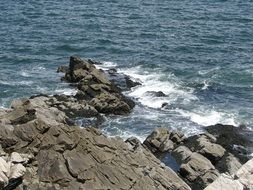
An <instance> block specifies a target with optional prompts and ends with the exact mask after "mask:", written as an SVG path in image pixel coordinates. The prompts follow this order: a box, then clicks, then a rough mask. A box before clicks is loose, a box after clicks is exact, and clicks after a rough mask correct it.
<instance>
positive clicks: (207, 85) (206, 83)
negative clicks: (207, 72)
mask: <svg viewBox="0 0 253 190" xmlns="http://www.w3.org/2000/svg"><path fill="white" fill-rule="evenodd" d="M209 86H210V84H209V82H208V81H206V80H205V81H204V86H203V87H202V88H201V89H202V90H206V89H208V87H209Z"/></svg>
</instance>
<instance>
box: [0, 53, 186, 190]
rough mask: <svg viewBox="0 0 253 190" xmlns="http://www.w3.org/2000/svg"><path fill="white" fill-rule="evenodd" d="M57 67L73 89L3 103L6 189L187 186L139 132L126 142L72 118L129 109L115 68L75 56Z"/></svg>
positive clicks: (0, 153)
mask: <svg viewBox="0 0 253 190" xmlns="http://www.w3.org/2000/svg"><path fill="white" fill-rule="evenodd" d="M58 72H65V77H64V80H66V81H68V82H70V83H72V84H73V85H74V86H76V87H77V88H78V90H79V91H78V93H77V95H76V96H66V95H55V96H48V95H37V96H32V97H30V98H22V99H18V100H14V101H13V102H12V104H11V108H10V109H8V110H0V145H1V149H0V188H1V189H4V190H10V189H16V190H25V189H26V190H27V189H31V190H36V189H38V190H41V189H52V190H59V189H66V190H68V189H73V190H74V189H87V190H92V189H94V190H95V189H100V190H101V189H115V190H119V189H122V190H123V189H126V190H130V189H133V190H139V189H140V190H141V189H145V190H146V189H147V190H148V189H150V190H153V189H160V190H165V189H171V190H176V189H180V190H184V189H185V190H188V189H190V187H189V186H188V185H187V184H186V183H185V182H184V181H183V180H182V179H181V178H180V177H179V176H178V175H177V174H176V173H175V172H174V171H173V170H171V169H170V168H169V167H167V166H165V165H164V164H163V163H162V162H161V161H160V160H159V159H157V158H156V157H155V156H154V155H153V154H152V153H151V152H150V151H149V150H148V149H146V147H144V146H143V145H142V144H141V143H140V142H139V141H138V140H137V139H134V138H133V139H128V140H127V141H126V142H124V141H123V140H122V139H120V138H107V137H105V136H104V135H103V134H101V132H100V131H99V130H98V129H95V128H92V127H86V128H80V127H79V126H75V118H98V119H99V118H101V117H102V116H101V114H120V115H121V114H127V113H129V112H130V111H131V109H132V108H133V107H134V102H133V101H132V100H130V99H128V98H127V97H125V96H124V95H123V94H122V92H121V91H122V89H121V88H119V87H118V86H117V85H116V84H115V83H114V82H113V81H111V80H109V78H108V75H115V72H112V71H110V73H105V72H104V71H102V70H99V69H96V67H95V65H94V61H91V60H81V59H79V58H76V57H71V58H70V64H69V67H61V68H59V69H58ZM126 83H128V85H137V83H135V84H134V83H131V84H129V80H128V81H126Z"/></svg>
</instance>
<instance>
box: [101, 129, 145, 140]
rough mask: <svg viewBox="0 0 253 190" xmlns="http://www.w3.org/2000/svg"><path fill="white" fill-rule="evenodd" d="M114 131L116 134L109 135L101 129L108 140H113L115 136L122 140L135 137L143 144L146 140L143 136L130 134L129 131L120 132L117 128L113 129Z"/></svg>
mask: <svg viewBox="0 0 253 190" xmlns="http://www.w3.org/2000/svg"><path fill="white" fill-rule="evenodd" d="M113 128H114V130H117V134H114V133H111V132H109V131H108V130H107V128H103V129H102V132H103V133H104V134H105V135H106V136H107V137H110V138H113V137H115V136H118V137H121V138H122V139H123V140H127V139H128V138H130V137H136V138H137V139H138V140H139V141H141V142H144V140H145V139H146V137H145V136H143V135H142V136H140V135H137V134H136V133H133V132H130V131H126V130H121V129H119V128H116V127H113Z"/></svg>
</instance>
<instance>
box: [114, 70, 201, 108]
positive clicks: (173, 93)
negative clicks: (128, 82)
mask: <svg viewBox="0 0 253 190" xmlns="http://www.w3.org/2000/svg"><path fill="white" fill-rule="evenodd" d="M119 72H122V73H124V74H126V75H129V76H130V77H131V78H133V79H135V80H137V81H141V83H142V85H140V86H136V87H134V88H132V89H131V91H130V92H128V93H127V95H129V96H131V97H134V98H137V99H138V100H139V102H140V103H142V104H143V105H145V106H148V107H151V108H161V106H162V104H163V103H172V102H174V101H176V100H177V99H178V98H183V99H185V100H188V101H190V100H196V99H197V97H196V96H194V95H193V94H191V92H188V91H185V90H182V89H180V86H178V84H176V83H174V82H170V81H167V80H166V81H165V80H162V78H164V77H166V78H169V79H170V78H171V79H173V80H174V78H175V76H174V75H173V74H171V75H167V76H165V75H164V74H162V73H161V72H157V73H149V72H148V71H143V70H142V69H141V67H136V68H131V69H126V70H119ZM149 91H153V92H159V91H162V92H163V93H164V94H165V95H166V96H165V97H155V96H153V95H152V94H150V93H147V92H149Z"/></svg>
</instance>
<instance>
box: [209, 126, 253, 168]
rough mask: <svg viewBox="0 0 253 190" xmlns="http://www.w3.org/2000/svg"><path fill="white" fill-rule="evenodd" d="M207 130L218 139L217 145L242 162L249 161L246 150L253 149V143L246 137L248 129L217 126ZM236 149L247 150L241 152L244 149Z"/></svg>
mask: <svg viewBox="0 0 253 190" xmlns="http://www.w3.org/2000/svg"><path fill="white" fill-rule="evenodd" d="M206 130H207V131H208V133H210V134H212V135H214V136H215V137H216V138H217V142H216V143H217V144H219V145H221V146H223V147H224V148H225V149H226V150H227V151H229V152H231V153H232V154H234V155H235V156H236V157H237V158H239V160H240V162H242V163H245V162H246V161H247V160H248V159H249V156H248V152H247V150H246V148H247V147H253V142H252V141H251V140H250V139H249V138H248V137H247V136H246V134H247V132H248V131H247V129H245V128H240V127H235V126H232V125H221V124H217V125H213V126H208V127H206ZM250 134H251V133H250ZM235 147H242V148H243V147H245V149H244V150H243V151H241V150H242V149H237V148H235Z"/></svg>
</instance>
